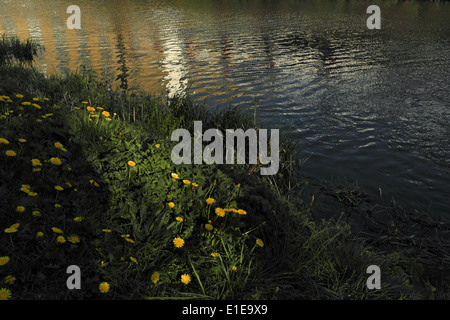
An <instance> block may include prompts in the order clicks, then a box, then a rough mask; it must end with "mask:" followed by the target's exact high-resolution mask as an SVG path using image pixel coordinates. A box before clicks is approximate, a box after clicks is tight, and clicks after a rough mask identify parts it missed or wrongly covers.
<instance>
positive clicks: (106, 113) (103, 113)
mask: <svg viewBox="0 0 450 320" xmlns="http://www.w3.org/2000/svg"><path fill="white" fill-rule="evenodd" d="M102 115H104V116H105V117H107V118H109V117H110V116H111V115H110V114H109V112H108V111H103V112H102Z"/></svg>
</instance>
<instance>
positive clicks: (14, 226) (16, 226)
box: [10, 223, 20, 229]
mask: <svg viewBox="0 0 450 320" xmlns="http://www.w3.org/2000/svg"><path fill="white" fill-rule="evenodd" d="M19 226H20V223H14V224H13V225H11V226H10V228H14V229H17V228H18V227H19Z"/></svg>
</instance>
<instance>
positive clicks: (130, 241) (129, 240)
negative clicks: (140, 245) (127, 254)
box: [125, 238, 135, 243]
mask: <svg viewBox="0 0 450 320" xmlns="http://www.w3.org/2000/svg"><path fill="white" fill-rule="evenodd" d="M125 240H126V241H128V242H129V243H135V242H134V240H133V239H130V238H125Z"/></svg>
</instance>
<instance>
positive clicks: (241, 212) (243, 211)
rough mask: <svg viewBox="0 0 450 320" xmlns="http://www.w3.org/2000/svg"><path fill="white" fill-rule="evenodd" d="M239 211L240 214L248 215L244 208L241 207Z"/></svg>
mask: <svg viewBox="0 0 450 320" xmlns="http://www.w3.org/2000/svg"><path fill="white" fill-rule="evenodd" d="M237 213H239V214H240V215H246V214H247V211H245V210H242V209H239V210H238V211H237Z"/></svg>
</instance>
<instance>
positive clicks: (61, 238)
mask: <svg viewBox="0 0 450 320" xmlns="http://www.w3.org/2000/svg"><path fill="white" fill-rule="evenodd" d="M56 242H58V243H65V242H66V239H65V238H64V237H63V236H58V238H56Z"/></svg>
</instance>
